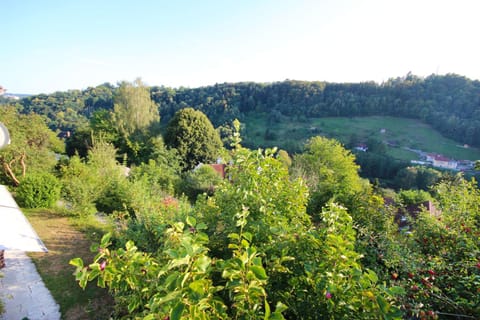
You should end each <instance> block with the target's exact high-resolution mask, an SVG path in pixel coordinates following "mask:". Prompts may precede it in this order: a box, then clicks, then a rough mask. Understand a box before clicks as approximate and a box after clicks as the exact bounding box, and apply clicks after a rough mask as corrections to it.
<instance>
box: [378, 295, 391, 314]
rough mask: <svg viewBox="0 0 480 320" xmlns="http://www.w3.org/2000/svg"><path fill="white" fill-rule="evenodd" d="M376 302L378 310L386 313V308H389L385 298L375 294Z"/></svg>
mask: <svg viewBox="0 0 480 320" xmlns="http://www.w3.org/2000/svg"><path fill="white" fill-rule="evenodd" d="M377 302H378V306H379V307H380V310H382V313H383V314H387V313H388V310H389V309H390V304H389V303H388V302H387V300H385V298H384V297H382V296H377Z"/></svg>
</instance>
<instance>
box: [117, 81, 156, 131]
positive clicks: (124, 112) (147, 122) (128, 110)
mask: <svg viewBox="0 0 480 320" xmlns="http://www.w3.org/2000/svg"><path fill="white" fill-rule="evenodd" d="M113 111H114V119H115V122H116V124H117V126H118V129H119V131H120V132H122V133H123V134H125V135H126V136H127V137H128V136H130V135H131V134H132V133H134V132H135V131H137V130H139V131H144V130H146V129H148V128H149V127H150V126H151V125H152V124H154V123H155V122H158V121H159V120H160V116H159V114H158V108H157V106H156V105H155V104H154V103H153V101H152V99H151V98H150V91H149V90H148V88H147V87H146V86H145V84H144V83H142V81H141V79H139V78H138V79H136V80H135V81H134V82H133V83H128V82H122V83H121V84H120V86H119V88H118V90H117V93H116V94H115V96H114V105H113Z"/></svg>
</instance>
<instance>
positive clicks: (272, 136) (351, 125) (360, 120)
mask: <svg viewBox="0 0 480 320" xmlns="http://www.w3.org/2000/svg"><path fill="white" fill-rule="evenodd" d="M244 123H245V132H244V133H243V135H244V143H245V145H246V146H248V147H272V146H277V147H279V148H282V149H286V150H288V151H290V152H292V151H293V152H299V151H301V148H302V145H303V144H304V142H305V141H306V140H307V139H308V138H310V137H312V136H316V135H322V136H326V137H329V138H335V139H337V140H339V141H340V142H342V143H343V144H344V145H348V144H349V143H350V141H352V139H354V140H356V141H359V142H366V141H367V140H368V139H369V138H375V139H377V140H381V141H383V142H385V143H386V144H387V145H388V146H389V147H388V153H389V154H390V155H391V156H393V157H395V158H397V159H401V160H416V159H418V156H417V154H416V153H414V152H411V151H408V150H406V149H405V148H411V149H418V150H422V151H425V152H432V153H438V154H442V155H445V156H447V157H449V158H453V159H457V160H463V159H465V160H477V159H480V150H479V149H477V148H471V147H470V148H465V147H464V146H463V145H459V143H458V142H455V141H453V140H451V139H448V138H445V137H443V136H442V135H441V134H440V133H439V132H438V131H436V130H434V129H433V128H432V127H431V126H429V125H427V124H425V123H423V122H421V121H418V120H413V119H405V118H394V117H380V116H374V117H353V118H341V117H336V118H310V119H307V120H303V121H295V120H292V119H290V118H289V119H288V120H287V119H283V120H281V121H279V122H273V123H270V124H269V123H268V118H267V115H258V114H255V115H252V116H248V117H247V118H246V119H244ZM267 130H268V131H267Z"/></svg>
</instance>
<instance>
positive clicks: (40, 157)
mask: <svg viewBox="0 0 480 320" xmlns="http://www.w3.org/2000/svg"><path fill="white" fill-rule="evenodd" d="M0 119H2V122H3V123H4V124H5V126H6V127H7V128H8V130H9V132H10V136H11V144H10V145H8V146H7V147H5V148H4V149H2V150H1V151H0V165H1V166H2V174H3V180H4V181H5V183H12V184H13V185H15V186H18V185H19V184H20V182H21V180H22V178H23V177H25V176H26V174H27V171H30V170H31V171H47V172H48V171H50V170H53V167H54V166H55V164H56V159H55V152H62V151H63V145H62V143H61V141H60V140H59V139H58V138H57V137H56V136H55V133H54V132H53V131H51V130H50V129H48V127H47V125H46V124H45V120H44V118H43V117H41V116H39V115H36V114H29V115H21V114H18V113H17V112H16V110H15V108H13V107H2V108H0Z"/></svg>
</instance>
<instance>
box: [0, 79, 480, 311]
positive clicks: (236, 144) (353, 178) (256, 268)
mask: <svg viewBox="0 0 480 320" xmlns="http://www.w3.org/2000/svg"><path fill="white" fill-rule="evenodd" d="M479 90H480V85H479V83H478V82H477V81H471V80H468V79H466V78H464V77H460V76H457V75H447V76H430V77H428V78H425V79H420V78H418V77H415V76H413V75H407V76H406V77H404V78H401V79H392V80H389V81H388V82H386V83H383V84H381V85H379V84H375V83H365V84H328V83H320V82H299V81H284V82H279V83H272V84H254V83H241V84H223V85H215V86H212V87H205V88H197V89H188V88H179V89H171V88H164V87H148V86H146V85H145V84H144V83H142V81H141V80H139V79H137V80H135V81H134V82H131V83H130V82H121V83H119V84H118V85H117V86H112V85H109V84H105V85H101V86H98V87H95V88H88V89H86V90H83V91H74V90H72V91H68V92H57V93H54V94H51V95H38V96H30V97H27V98H23V99H21V100H20V101H18V102H16V103H11V102H8V101H4V103H3V105H2V107H1V108H0V121H1V122H3V123H4V124H5V125H6V126H7V127H8V129H9V130H10V134H11V139H12V143H11V145H9V146H8V147H7V148H5V149H3V150H1V151H0V163H1V164H2V167H1V172H0V180H1V183H2V184H5V185H7V186H9V188H10V190H11V191H12V193H13V194H14V196H15V198H16V201H17V202H18V203H19V205H20V206H21V207H23V208H50V209H52V208H54V209H55V210H58V212H61V213H62V214H66V215H69V216H71V217H77V218H82V217H92V216H96V215H98V213H103V214H105V215H107V217H108V221H110V223H111V231H110V232H108V233H106V234H105V235H103V237H102V238H101V240H100V241H99V242H98V243H96V244H95V245H94V246H93V247H92V250H93V251H94V252H95V254H96V256H95V258H94V259H93V261H84V260H83V259H80V258H75V259H72V260H71V261H70V264H71V265H72V272H73V271H75V272H74V273H75V275H74V276H72V284H74V282H75V281H77V282H78V285H80V286H81V287H82V288H85V287H86V286H87V284H89V283H95V284H96V285H97V286H99V287H106V288H108V290H109V292H110V294H111V295H112V297H113V299H114V301H115V308H114V311H113V313H112V315H111V317H112V318H115V319H117V318H118V319H134V318H136V319H477V318H479V316H480V210H479V209H480V207H479V204H480V190H479V189H478V186H477V182H476V181H475V180H474V179H470V178H467V177H465V176H464V175H463V174H462V173H444V172H438V171H436V170H433V169H431V168H425V167H405V168H404V171H403V172H402V175H403V176H402V177H403V178H404V180H400V181H403V182H405V185H403V186H404V187H402V188H398V189H391V188H385V186H382V185H381V184H380V183H378V182H377V181H369V180H368V179H365V178H362V177H361V176H360V175H359V169H360V167H359V165H358V163H357V162H356V161H357V158H356V156H355V154H353V153H352V152H351V151H349V150H348V149H346V148H345V147H344V146H343V145H342V144H341V143H339V142H338V141H336V140H334V139H330V138H326V137H322V136H315V137H312V138H311V139H309V140H308V142H307V143H306V144H305V145H304V147H303V149H302V151H301V152H298V153H295V154H289V153H288V152H287V151H286V150H281V149H278V148H265V149H250V148H248V147H246V146H244V145H242V130H241V127H242V119H243V117H244V115H245V114H247V113H251V112H268V113H269V114H271V115H272V117H274V116H275V115H282V116H287V117H314V116H315V117H317V116H326V115H329V116H353V115H373V114H386V115H392V116H401V117H412V118H417V117H421V119H422V120H423V121H425V122H428V123H430V124H432V126H434V127H435V128H437V129H438V130H439V131H441V132H442V133H443V134H444V135H446V136H451V137H452V138H455V139H457V140H458V141H461V142H464V143H468V144H471V145H478V144H479V143H480V141H478V140H476V139H478V137H479V136H478V130H480V127H479V126H478V123H477V122H476V121H478V120H480V113H479V111H478V110H480V109H479V108H478V105H479V97H480V95H479V93H480V91H479ZM450 124H451V125H450ZM447 125H448V126H447ZM59 133H62V134H63V135H62V136H61V138H59ZM411 180H414V182H412V183H410V184H408V182H409V181H411ZM410 186H412V188H410ZM432 205H433V206H432ZM432 208H433V209H432Z"/></svg>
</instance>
